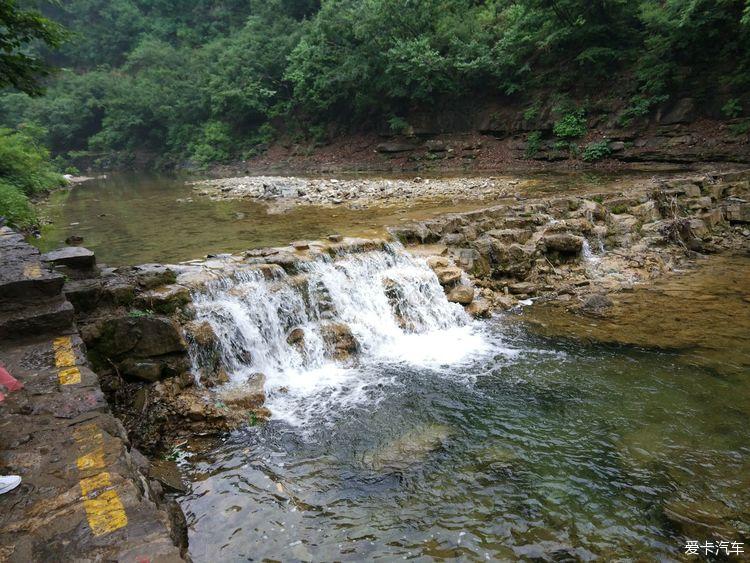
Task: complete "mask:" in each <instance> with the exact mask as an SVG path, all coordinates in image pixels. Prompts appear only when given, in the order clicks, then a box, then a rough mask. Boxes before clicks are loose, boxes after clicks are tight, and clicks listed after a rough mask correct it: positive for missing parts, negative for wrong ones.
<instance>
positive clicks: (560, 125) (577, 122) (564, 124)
mask: <svg viewBox="0 0 750 563" xmlns="http://www.w3.org/2000/svg"><path fill="white" fill-rule="evenodd" d="M552 131H553V132H554V134H555V135H556V136H557V137H560V138H561V139H576V138H578V137H583V136H584V135H585V134H586V118H585V117H584V113H583V110H576V111H574V112H571V113H568V114H565V115H564V116H562V117H561V118H560V119H558V120H557V121H556V122H555V126H554V127H553V129H552Z"/></svg>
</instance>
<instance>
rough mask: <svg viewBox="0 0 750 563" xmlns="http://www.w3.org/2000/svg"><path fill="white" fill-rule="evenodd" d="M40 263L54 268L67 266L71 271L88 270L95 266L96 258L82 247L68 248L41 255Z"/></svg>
mask: <svg viewBox="0 0 750 563" xmlns="http://www.w3.org/2000/svg"><path fill="white" fill-rule="evenodd" d="M42 261H44V262H47V263H49V264H54V265H55V266H67V267H68V268H73V269H79V270H84V269H89V268H93V267H94V265H95V264H96V256H94V253H93V252H91V251H90V250H89V249H87V248H83V247H82V246H68V247H66V248H60V249H59V250H53V251H52V252H47V253H46V254H42Z"/></svg>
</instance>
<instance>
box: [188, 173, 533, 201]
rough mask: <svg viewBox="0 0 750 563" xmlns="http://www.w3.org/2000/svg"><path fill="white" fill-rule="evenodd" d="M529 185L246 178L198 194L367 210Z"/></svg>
mask: <svg viewBox="0 0 750 563" xmlns="http://www.w3.org/2000/svg"><path fill="white" fill-rule="evenodd" d="M530 183H532V181H531V180H519V179H517V178H512V177H477V178H471V177H469V178H467V177H463V178H461V177H456V178H439V179H431V178H421V177H415V178H410V179H387V178H380V179H377V178H376V179H373V178H361V179H343V180H340V179H335V178H331V179H323V178H303V177H284V176H245V177H237V178H222V179H216V180H202V181H199V182H196V183H195V187H194V189H195V191H196V192H197V193H198V194H199V195H203V196H208V197H211V198H215V199H245V198H251V199H258V200H276V201H277V202H281V203H286V204H287V205H292V204H295V205H342V204H345V205H347V206H349V207H355V208H356V207H360V208H361V207H366V206H368V205H372V204H375V203H377V204H380V205H388V204H396V203H403V202H407V201H410V200H414V199H431V198H432V199H452V200H477V201H481V200H491V199H500V198H504V197H509V196H513V194H514V193H516V192H517V191H519V190H521V189H523V188H524V187H525V186H527V185H528V184H530Z"/></svg>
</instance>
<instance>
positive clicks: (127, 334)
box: [85, 315, 185, 358]
mask: <svg viewBox="0 0 750 563" xmlns="http://www.w3.org/2000/svg"><path fill="white" fill-rule="evenodd" d="M85 334H86V335H87V342H86V344H87V345H88V346H89V347H90V348H91V349H92V350H93V351H95V352H96V353H97V354H100V355H102V356H104V357H105V358H123V357H125V356H128V357H132V358H148V357H152V356H161V355H164V354H171V353H177V352H185V342H184V340H183V339H182V335H181V334H180V330H179V327H178V326H177V325H176V324H175V323H174V322H172V321H171V320H170V319H168V318H165V317H158V316H152V315H135V316H134V315H128V316H122V317H113V318H109V319H105V320H103V321H100V322H99V323H97V324H96V325H95V326H94V327H92V329H91V330H87V331H85Z"/></svg>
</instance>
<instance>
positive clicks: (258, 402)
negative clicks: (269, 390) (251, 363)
mask: <svg viewBox="0 0 750 563" xmlns="http://www.w3.org/2000/svg"><path fill="white" fill-rule="evenodd" d="M265 383H266V376H265V375H263V374H262V373H255V374H253V375H251V376H250V377H249V378H248V380H247V381H246V382H245V383H242V384H240V385H236V386H232V387H229V388H228V389H225V390H224V391H222V392H221V393H220V394H219V398H220V399H221V401H222V402H224V403H225V404H226V405H229V406H232V407H238V408H242V409H248V410H252V409H257V408H259V407H262V406H263V403H264V402H265V401H266V393H265V390H264V387H265Z"/></svg>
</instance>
